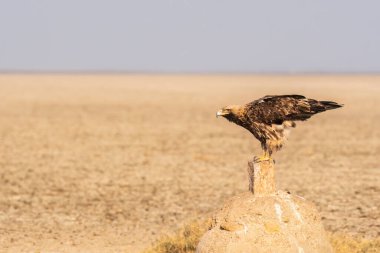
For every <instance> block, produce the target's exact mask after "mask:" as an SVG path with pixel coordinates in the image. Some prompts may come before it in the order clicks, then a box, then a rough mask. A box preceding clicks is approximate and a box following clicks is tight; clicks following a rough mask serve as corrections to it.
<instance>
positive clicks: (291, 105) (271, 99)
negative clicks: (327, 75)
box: [245, 95, 341, 125]
mask: <svg viewBox="0 0 380 253" xmlns="http://www.w3.org/2000/svg"><path fill="white" fill-rule="evenodd" d="M338 107H341V105H339V104H337V103H335V102H331V101H317V100H314V99H308V98H306V97H304V96H301V95H281V96H265V97H263V98H260V99H258V100H255V101H253V102H251V103H249V104H247V105H246V107H245V110H246V113H247V116H248V117H249V118H250V119H251V120H252V121H256V122H261V123H265V124H268V125H269V124H282V123H283V122H284V121H295V120H306V119H308V118H310V117H311V116H312V115H314V114H316V113H319V112H323V111H326V110H330V109H335V108H338Z"/></svg>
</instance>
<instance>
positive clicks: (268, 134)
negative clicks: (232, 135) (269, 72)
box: [216, 95, 343, 161]
mask: <svg viewBox="0 0 380 253" xmlns="http://www.w3.org/2000/svg"><path fill="white" fill-rule="evenodd" d="M342 106H343V105H340V104H337V103H335V102H332V101H318V100H315V99H310V98H306V97H304V96H301V95H280V96H265V97H263V98H260V99H257V100H255V101H252V102H251V103H248V104H246V105H230V106H226V107H224V108H223V109H221V110H219V111H218V112H217V113H216V116H217V117H218V116H222V117H224V118H226V119H228V120H229V121H232V122H234V123H235V124H237V125H239V126H242V127H244V128H245V129H247V130H248V131H250V132H251V133H252V134H253V135H254V136H255V137H256V139H258V140H259V141H260V142H261V147H262V148H263V150H264V154H263V155H262V156H261V157H260V158H258V160H259V161H266V160H271V155H272V153H273V152H274V151H278V150H280V149H281V147H282V145H283V144H284V141H285V140H286V137H287V135H288V133H289V130H290V128H291V127H295V126H296V124H295V122H294V121H297V120H302V121H304V120H307V119H308V118H310V117H311V116H313V115H314V114H317V113H320V112H324V111H326V110H332V109H336V108H339V107H342Z"/></svg>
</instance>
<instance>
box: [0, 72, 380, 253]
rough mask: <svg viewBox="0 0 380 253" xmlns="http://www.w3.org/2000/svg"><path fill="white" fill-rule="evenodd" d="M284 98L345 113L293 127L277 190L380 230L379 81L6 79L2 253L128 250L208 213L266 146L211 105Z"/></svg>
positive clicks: (0, 173)
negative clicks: (331, 104) (327, 104)
mask: <svg viewBox="0 0 380 253" xmlns="http://www.w3.org/2000/svg"><path fill="white" fill-rule="evenodd" d="M286 93H295V94H303V95H306V96H307V97H311V98H316V99H320V100H333V101H337V102H340V103H343V104H345V107H344V108H342V109H339V110H334V111H329V112H325V113H322V114H319V115H317V116H315V117H313V118H312V119H311V120H309V121H307V122H302V123H299V124H298V125H297V128H296V129H295V130H294V131H293V132H292V134H291V136H290V140H289V142H288V143H287V145H286V146H285V148H284V149H283V150H282V151H281V152H280V153H278V154H276V155H275V159H276V170H277V171H276V173H277V174H276V177H277V184H278V187H279V188H280V189H283V190H289V191H290V192H292V193H295V194H298V195H300V196H303V197H305V198H307V199H308V200H311V201H313V202H314V203H316V205H317V207H318V209H319V210H320V212H321V215H322V217H323V222H324V224H325V227H326V229H327V230H329V231H339V232H342V233H348V234H359V235H363V236H366V237H378V236H380V155H379V154H380V127H379V126H380V76H155V75H152V76H141V75H140V76H139V75H130V76H128V75H87V76H86V75H0V251H1V252H130V253H136V252H141V251H142V250H143V249H144V248H145V247H147V246H149V245H150V243H151V242H152V241H153V240H155V238H157V237H158V236H160V235H162V233H166V232H170V231H173V230H175V229H176V228H178V227H179V226H181V225H182V224H183V223H185V222H187V221H188V220H190V219H193V218H195V217H198V216H206V215H208V214H209V213H210V212H212V211H213V210H216V209H217V208H219V207H220V206H221V205H222V203H223V201H224V200H226V199H227V198H228V197H230V196H232V195H235V194H237V193H239V192H242V191H245V190H246V189H247V187H248V182H247V175H246V166H247V160H248V159H250V158H251V157H252V156H253V155H254V154H259V153H260V152H261V151H260V147H259V145H258V142H257V141H256V140H255V139H253V137H251V136H250V134H249V133H248V132H247V131H245V130H244V129H242V128H239V127H237V126H235V125H233V124H231V123H229V122H228V121H226V120H225V119H216V118H215V112H216V110H217V109H219V108H220V107H222V106H224V105H228V104H241V103H245V102H249V101H251V100H253V99H256V98H259V97H261V96H264V95H267V94H271V95H272V94H286Z"/></svg>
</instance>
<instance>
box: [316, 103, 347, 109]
mask: <svg viewBox="0 0 380 253" xmlns="http://www.w3.org/2000/svg"><path fill="white" fill-rule="evenodd" d="M319 103H321V104H322V105H323V106H324V109H325V110H332V109H336V108H339V107H342V106H343V105H342V104H338V103H335V102H333V101H319Z"/></svg>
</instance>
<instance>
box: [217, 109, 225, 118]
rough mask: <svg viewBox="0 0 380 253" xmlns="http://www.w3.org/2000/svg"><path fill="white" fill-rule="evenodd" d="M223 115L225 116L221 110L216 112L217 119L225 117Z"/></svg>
mask: <svg viewBox="0 0 380 253" xmlns="http://www.w3.org/2000/svg"><path fill="white" fill-rule="evenodd" d="M223 115H224V113H223V110H219V111H217V112H216V117H219V116H223Z"/></svg>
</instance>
